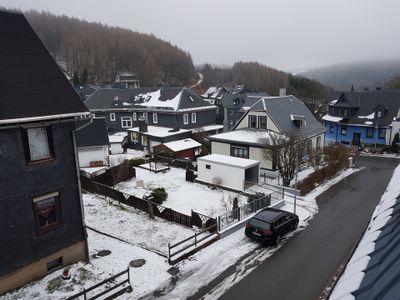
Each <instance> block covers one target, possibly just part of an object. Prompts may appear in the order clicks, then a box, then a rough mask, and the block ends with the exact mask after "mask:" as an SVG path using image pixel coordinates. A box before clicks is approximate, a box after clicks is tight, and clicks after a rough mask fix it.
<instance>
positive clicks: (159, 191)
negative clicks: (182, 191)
mask: <svg viewBox="0 0 400 300" xmlns="http://www.w3.org/2000/svg"><path fill="white" fill-rule="evenodd" d="M151 196H153V199H152V201H153V202H154V203H157V204H162V203H163V202H164V201H165V200H166V199H167V198H168V193H167V192H166V191H165V189H164V188H163V187H161V188H155V189H153V190H152V191H151Z"/></svg>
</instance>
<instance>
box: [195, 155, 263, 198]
mask: <svg viewBox="0 0 400 300" xmlns="http://www.w3.org/2000/svg"><path fill="white" fill-rule="evenodd" d="M259 170H260V162H259V161H257V160H252V159H246V158H239V157H233V156H227V155H221V154H210V155H207V156H203V157H199V158H197V171H198V177H197V180H198V181H200V182H204V183H209V184H215V185H220V186H223V187H227V188H230V189H234V190H239V191H244V186H245V185H244V183H245V181H247V182H253V183H258V181H259Z"/></svg>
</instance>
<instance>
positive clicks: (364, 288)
mask: <svg viewBox="0 0 400 300" xmlns="http://www.w3.org/2000/svg"><path fill="white" fill-rule="evenodd" d="M399 182H400V167H397V168H396V170H395V171H394V174H393V176H392V179H391V181H390V183H389V185H388V187H387V189H386V192H385V193H384V194H383V196H382V198H381V200H380V202H379V204H378V206H377V207H376V209H375V211H374V213H373V215H372V219H371V221H370V223H369V225H368V228H367V230H366V232H365V233H364V236H363V238H362V239H361V241H360V243H359V245H358V247H357V249H356V251H355V252H354V254H353V256H352V258H351V259H350V261H349V263H348V264H347V266H346V269H345V271H344V273H343V274H342V276H341V278H340V279H339V281H338V283H337V285H336V287H335V289H334V290H333V293H332V294H331V297H330V299H331V300H346V299H360V300H365V299H371V300H372V299H379V300H392V299H399V295H400V185H399Z"/></svg>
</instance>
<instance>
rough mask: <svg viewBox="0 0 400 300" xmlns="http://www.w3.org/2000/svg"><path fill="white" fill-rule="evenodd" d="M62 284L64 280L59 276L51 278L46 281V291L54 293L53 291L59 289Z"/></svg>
mask: <svg viewBox="0 0 400 300" xmlns="http://www.w3.org/2000/svg"><path fill="white" fill-rule="evenodd" d="M63 285H64V281H63V279H62V277H61V276H58V277H56V278H53V279H52V280H50V281H49V282H48V283H47V287H46V291H47V292H49V293H50V294H52V293H54V292H55V291H57V290H59V289H60V288H61V287H62V286H63Z"/></svg>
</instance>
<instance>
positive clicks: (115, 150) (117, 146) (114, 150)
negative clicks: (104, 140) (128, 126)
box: [110, 143, 124, 154]
mask: <svg viewBox="0 0 400 300" xmlns="http://www.w3.org/2000/svg"><path fill="white" fill-rule="evenodd" d="M110 152H111V154H121V153H124V148H123V147H122V145H121V143H110Z"/></svg>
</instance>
